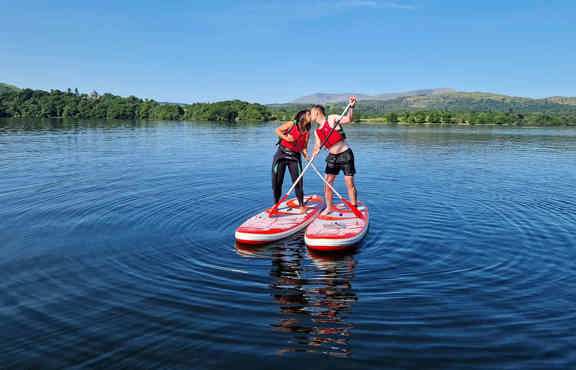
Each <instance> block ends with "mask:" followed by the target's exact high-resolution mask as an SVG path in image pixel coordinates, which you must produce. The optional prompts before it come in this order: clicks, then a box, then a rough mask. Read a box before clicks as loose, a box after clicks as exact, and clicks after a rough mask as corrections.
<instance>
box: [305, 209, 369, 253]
mask: <svg viewBox="0 0 576 370" xmlns="http://www.w3.org/2000/svg"><path fill="white" fill-rule="evenodd" d="M357 208H358V210H359V211H360V212H362V214H363V215H364V218H360V217H357V216H356V215H354V213H352V211H351V210H350V209H349V208H348V207H347V206H346V205H345V204H344V203H339V204H337V205H336V206H335V208H334V210H333V211H331V212H330V213H328V214H321V215H319V216H318V217H317V218H316V219H315V220H314V221H313V222H312V223H311V224H310V226H308V228H307V229H306V233H305V234H304V241H305V242H306V245H307V246H308V248H310V249H311V250H313V251H344V250H349V249H352V248H354V247H355V244H357V243H358V242H359V241H360V240H362V238H364V236H365V235H366V233H367V232H368V221H369V215H368V207H366V205H364V204H363V203H361V202H360V203H359V204H358V207H357Z"/></svg>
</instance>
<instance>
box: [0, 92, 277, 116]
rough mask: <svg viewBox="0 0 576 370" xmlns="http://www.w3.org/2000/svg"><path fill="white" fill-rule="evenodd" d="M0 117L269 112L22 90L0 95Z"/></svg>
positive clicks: (239, 104)
mask: <svg viewBox="0 0 576 370" xmlns="http://www.w3.org/2000/svg"><path fill="white" fill-rule="evenodd" d="M0 117H13V118H78V119H123V120H133V119H140V120H206V121H228V122H234V121H268V120H270V119H272V118H273V117H272V116H271V112H270V110H269V109H267V108H266V107H265V106H263V105H261V104H253V103H247V102H243V101H240V100H231V101H222V102H218V103H195V104H189V105H186V104H169V103H159V102H156V101H154V100H149V99H139V98H136V97H134V96H130V97H127V98H125V97H120V96H116V95H112V94H103V95H99V94H98V93H96V92H92V93H90V94H81V93H79V92H78V90H77V89H74V90H73V91H72V90H71V89H68V90H67V91H60V90H51V91H49V92H48V91H43V90H31V89H22V90H18V91H8V92H5V93H3V94H0Z"/></svg>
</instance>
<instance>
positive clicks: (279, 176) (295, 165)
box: [272, 145, 304, 206]
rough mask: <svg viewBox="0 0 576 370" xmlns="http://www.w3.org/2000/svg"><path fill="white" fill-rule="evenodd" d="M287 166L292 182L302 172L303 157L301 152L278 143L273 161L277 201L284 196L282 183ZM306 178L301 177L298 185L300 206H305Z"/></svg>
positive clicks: (297, 192)
mask: <svg viewBox="0 0 576 370" xmlns="http://www.w3.org/2000/svg"><path fill="white" fill-rule="evenodd" d="M286 167H288V170H289V171H290V176H291V177H292V182H294V181H296V179H297V178H298V176H300V173H301V172H302V157H301V154H300V153H295V152H293V151H290V150H288V149H286V148H284V147H283V146H282V145H278V150H277V151H276V154H275V155H274V160H273V162H272V190H273V191H274V199H275V203H278V201H280V198H281V197H282V183H283V182H284V173H286ZM303 180H304V179H301V180H300V181H299V182H298V184H297V185H296V188H295V190H296V197H297V198H298V202H300V206H304V181H303Z"/></svg>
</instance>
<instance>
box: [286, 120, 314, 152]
mask: <svg viewBox="0 0 576 370" xmlns="http://www.w3.org/2000/svg"><path fill="white" fill-rule="evenodd" d="M286 135H291V136H292V138H293V139H294V141H293V142H288V141H286V140H281V141H280V145H282V146H283V147H284V148H286V149H288V150H290V151H292V152H295V153H300V152H301V151H302V150H304V148H306V144H307V143H308V132H307V131H304V132H300V129H299V128H298V125H297V124H296V123H295V124H294V125H292V127H291V128H290V130H288V132H286Z"/></svg>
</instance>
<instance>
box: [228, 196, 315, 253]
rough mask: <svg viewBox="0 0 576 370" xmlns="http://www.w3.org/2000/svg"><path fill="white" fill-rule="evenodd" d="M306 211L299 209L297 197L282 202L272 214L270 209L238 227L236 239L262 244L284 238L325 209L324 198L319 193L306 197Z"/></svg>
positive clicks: (243, 242) (242, 241)
mask: <svg viewBox="0 0 576 370" xmlns="http://www.w3.org/2000/svg"><path fill="white" fill-rule="evenodd" d="M304 203H305V207H306V212H305V213H304V212H301V211H300V209H299V207H300V206H299V204H298V200H297V199H296V198H294V199H290V200H287V201H285V202H283V203H281V204H280V206H279V207H278V209H277V210H276V211H275V212H274V213H272V214H270V212H269V209H266V210H264V211H263V212H260V213H259V214H257V215H256V216H253V217H250V218H249V219H248V220H246V222H244V223H243V224H242V225H240V226H239V227H238V228H237V229H236V234H235V235H236V240H237V241H238V242H239V243H242V244H252V245H261V244H267V243H271V242H274V241H276V240H280V239H284V238H287V237H289V236H290V235H293V234H295V233H297V232H298V231H300V230H303V229H304V228H305V227H306V226H308V225H310V223H311V222H312V221H314V219H315V218H316V217H317V216H318V215H319V214H320V212H321V211H322V210H323V209H324V200H323V198H322V197H320V196H319V195H309V196H306V197H304Z"/></svg>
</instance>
